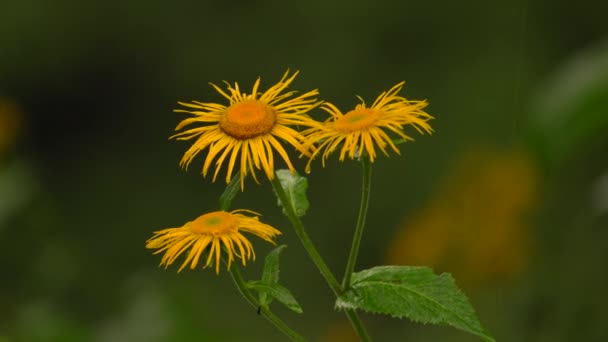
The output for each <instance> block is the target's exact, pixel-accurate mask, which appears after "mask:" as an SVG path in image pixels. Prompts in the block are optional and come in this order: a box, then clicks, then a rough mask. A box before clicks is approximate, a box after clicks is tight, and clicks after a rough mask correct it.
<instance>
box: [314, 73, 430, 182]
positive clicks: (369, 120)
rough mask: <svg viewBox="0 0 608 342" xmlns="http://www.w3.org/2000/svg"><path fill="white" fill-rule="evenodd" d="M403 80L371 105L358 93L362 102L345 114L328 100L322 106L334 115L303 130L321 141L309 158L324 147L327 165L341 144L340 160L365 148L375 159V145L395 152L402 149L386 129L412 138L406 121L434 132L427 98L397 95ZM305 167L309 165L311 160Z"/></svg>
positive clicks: (418, 128)
mask: <svg viewBox="0 0 608 342" xmlns="http://www.w3.org/2000/svg"><path fill="white" fill-rule="evenodd" d="M404 83H405V82H401V83H399V84H397V85H395V86H394V87H392V88H391V89H390V90H389V91H387V92H383V93H382V94H380V96H378V98H377V99H376V101H374V103H373V104H372V105H371V106H370V107H367V106H366V105H365V101H364V100H363V99H362V98H360V97H359V100H361V103H360V104H358V105H357V106H356V107H355V109H353V110H351V111H349V112H348V113H346V114H342V112H341V111H340V110H339V109H338V108H337V107H336V106H334V105H333V104H331V103H328V102H325V103H324V105H323V106H321V109H323V110H325V111H326V112H328V113H329V114H330V115H331V116H330V117H329V118H328V119H327V120H326V121H325V122H324V123H323V125H322V127H320V128H318V127H312V128H309V129H307V130H305V131H304V132H302V134H304V135H305V136H306V138H307V140H308V141H309V143H310V144H313V143H320V145H319V148H318V149H317V150H316V151H315V152H314V154H313V157H312V158H311V159H310V161H312V159H314V157H315V156H316V155H317V154H319V153H321V151H323V150H324V152H323V154H322V156H323V158H322V162H323V166H325V160H326V159H327V158H328V157H329V155H330V154H331V153H332V152H333V151H334V150H336V149H338V148H339V149H340V161H343V160H344V158H345V157H346V156H347V155H348V157H349V158H350V159H354V158H356V157H358V155H359V154H360V153H362V152H363V151H364V152H365V153H366V154H367V155H368V156H369V158H370V160H371V161H372V162H373V161H374V160H375V159H376V149H375V145H377V146H378V148H380V150H381V151H382V152H383V153H384V154H385V155H387V156H388V151H387V148H386V147H387V146H390V148H391V149H392V150H393V151H395V153H397V154H399V153H400V152H399V149H397V146H396V145H395V142H394V141H393V140H392V139H391V137H389V135H388V134H387V131H388V132H393V133H395V134H396V135H397V136H399V137H400V138H401V139H403V140H404V141H407V140H413V138H411V137H410V136H408V135H406V134H405V133H404V132H403V127H404V126H405V125H412V126H413V127H414V128H415V129H416V130H417V131H418V132H419V133H421V134H424V132H427V133H431V132H432V131H433V130H432V128H431V126H430V125H429V124H428V123H427V121H428V120H430V119H432V117H431V116H430V115H429V114H427V113H425V112H424V111H423V110H422V109H423V108H424V107H426V106H427V102H426V101H424V100H423V101H409V100H407V99H406V98H404V97H401V96H398V95H397V94H398V93H399V92H400V91H401V89H402V88H403V85H404ZM340 146H341V147H340ZM306 169H307V171H308V170H309V169H310V162H309V163H308V165H307V167H306Z"/></svg>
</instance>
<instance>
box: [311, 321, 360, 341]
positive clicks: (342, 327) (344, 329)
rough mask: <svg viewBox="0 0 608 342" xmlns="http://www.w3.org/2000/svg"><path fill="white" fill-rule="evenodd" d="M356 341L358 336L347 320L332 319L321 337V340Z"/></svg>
mask: <svg viewBox="0 0 608 342" xmlns="http://www.w3.org/2000/svg"><path fill="white" fill-rule="evenodd" d="M335 341H340V342H357V341H360V339H359V337H358V336H357V334H356V333H355V331H354V330H353V328H352V326H351V325H350V323H349V322H348V321H347V320H338V321H334V322H332V323H331V324H330V326H329V327H328V328H327V331H326V332H325V334H324V335H323V336H322V337H321V342H335Z"/></svg>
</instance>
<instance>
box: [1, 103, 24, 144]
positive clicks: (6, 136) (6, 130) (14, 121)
mask: <svg viewBox="0 0 608 342" xmlns="http://www.w3.org/2000/svg"><path fill="white" fill-rule="evenodd" d="M22 116H23V114H22V112H21V110H20V108H19V106H18V105H17V104H16V103H15V102H13V101H11V100H9V99H4V98H0V156H2V155H4V154H6V153H7V152H8V151H10V150H11V149H12V148H13V146H14V144H15V142H16V141H17V137H18V136H19V132H20V128H21V120H22Z"/></svg>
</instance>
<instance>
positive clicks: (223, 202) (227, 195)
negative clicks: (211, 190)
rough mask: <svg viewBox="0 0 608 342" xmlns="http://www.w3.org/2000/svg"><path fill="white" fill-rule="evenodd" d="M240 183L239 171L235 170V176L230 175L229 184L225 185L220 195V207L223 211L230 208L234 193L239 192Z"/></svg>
mask: <svg viewBox="0 0 608 342" xmlns="http://www.w3.org/2000/svg"><path fill="white" fill-rule="evenodd" d="M240 184H241V173H240V172H237V174H236V176H234V177H232V180H231V181H230V184H228V185H227V186H226V189H225V190H224V192H222V194H221V195H220V209H221V210H224V211H228V210H229V209H230V204H231V203H232V200H233V199H234V197H236V194H238V193H239V186H240Z"/></svg>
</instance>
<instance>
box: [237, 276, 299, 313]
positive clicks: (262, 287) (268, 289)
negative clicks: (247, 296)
mask: <svg viewBox="0 0 608 342" xmlns="http://www.w3.org/2000/svg"><path fill="white" fill-rule="evenodd" d="M247 287H248V288H250V289H253V290H256V291H258V292H259V293H266V294H267V295H268V296H271V297H272V298H274V299H276V300H277V301H279V302H281V303H282V304H284V305H285V306H286V307H288V308H289V309H291V310H292V311H295V312H297V313H302V312H303V311H302V307H300V304H298V302H297V301H296V298H295V297H294V296H293V295H292V294H291V292H290V291H289V290H288V289H287V288H285V287H284V286H282V285H279V284H272V283H267V282H264V281H249V282H247Z"/></svg>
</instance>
